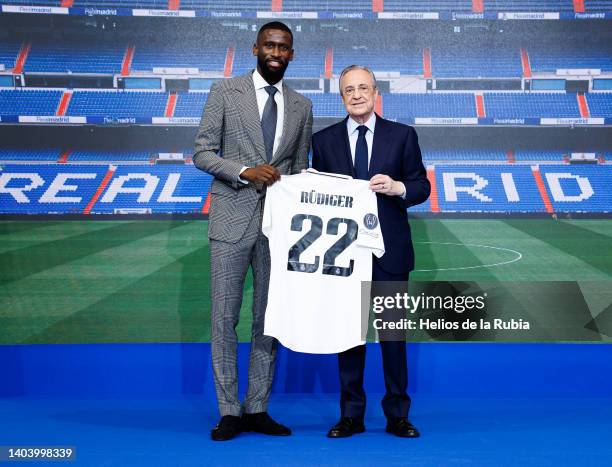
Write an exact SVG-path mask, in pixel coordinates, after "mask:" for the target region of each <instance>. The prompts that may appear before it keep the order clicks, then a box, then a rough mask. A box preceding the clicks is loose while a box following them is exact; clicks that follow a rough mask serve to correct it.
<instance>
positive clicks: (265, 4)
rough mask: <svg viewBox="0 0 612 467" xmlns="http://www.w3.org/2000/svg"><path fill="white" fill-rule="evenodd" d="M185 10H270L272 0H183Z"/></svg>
mask: <svg viewBox="0 0 612 467" xmlns="http://www.w3.org/2000/svg"><path fill="white" fill-rule="evenodd" d="M181 9H183V10H189V9H194V10H213V11H232V10H239V11H270V10H271V2H270V0H253V1H249V0H181Z"/></svg>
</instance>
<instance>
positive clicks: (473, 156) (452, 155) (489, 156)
mask: <svg viewBox="0 0 612 467" xmlns="http://www.w3.org/2000/svg"><path fill="white" fill-rule="evenodd" d="M423 160H424V161H425V162H437V161H444V162H464V161H480V162H482V161H500V162H505V161H507V156H506V153H505V151H501V150H496V149H463V150H462V149H453V150H446V151H442V150H437V151H436V150H427V151H425V150H424V151H423Z"/></svg>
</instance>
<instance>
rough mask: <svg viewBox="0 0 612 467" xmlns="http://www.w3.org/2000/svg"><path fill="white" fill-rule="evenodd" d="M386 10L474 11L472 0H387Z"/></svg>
mask: <svg viewBox="0 0 612 467" xmlns="http://www.w3.org/2000/svg"><path fill="white" fill-rule="evenodd" d="M384 9H385V11H472V2H471V0H433V1H428V0H410V1H407V2H406V1H402V0H385V3H384Z"/></svg>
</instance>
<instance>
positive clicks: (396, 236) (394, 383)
mask: <svg viewBox="0 0 612 467" xmlns="http://www.w3.org/2000/svg"><path fill="white" fill-rule="evenodd" d="M340 93H341V96H342V101H343V103H344V106H345V107H346V111H347V112H348V116H347V117H346V118H345V119H344V120H342V121H341V122H339V123H337V124H335V125H332V126H330V127H328V128H326V129H324V130H322V131H319V132H318V133H316V134H315V135H314V136H313V139H312V152H313V158H312V165H313V168H315V169H317V170H319V171H322V172H333V173H339V174H344V175H351V176H353V177H354V178H359V179H363V180H369V181H370V188H371V189H372V191H374V192H376V193H377V200H378V217H379V219H380V226H381V230H382V234H383V239H384V242H385V254H384V255H383V256H382V257H381V258H380V259H379V258H376V257H374V258H373V266H372V280H373V281H374V284H373V290H375V289H376V288H377V282H378V283H381V284H382V287H384V284H389V283H397V284H400V287H401V286H402V285H403V286H405V285H407V282H408V274H409V271H411V270H412V269H414V250H413V247H412V239H411V236H410V226H409V225H408V216H407V213H406V208H408V207H409V206H413V205H416V204H420V203H422V202H424V201H425V200H426V199H427V198H428V197H429V193H430V185H429V181H428V179H427V174H426V172H425V168H424V167H423V162H422V159H421V151H420V149H419V144H418V141H417V135H416V132H415V131H414V129H413V128H412V127H410V126H407V125H403V124H400V123H395V122H392V121H389V120H385V119H383V118H381V117H380V116H378V115H376V114H375V113H374V107H375V103H376V98H377V96H378V88H377V85H376V78H375V76H374V73H372V71H371V70H369V69H368V68H366V67H363V66H358V65H352V66H349V67H347V68H345V69H344V70H343V71H342V74H341V75H340ZM373 293H375V292H373ZM402 336H404V334H402ZM380 346H381V350H382V360H383V370H384V376H385V388H386V394H385V396H384V398H383V401H382V406H383V410H384V413H385V416H386V417H387V428H386V430H387V432H389V433H392V434H395V435H397V436H400V437H405V438H414V437H417V436H419V432H418V430H417V429H416V428H415V427H414V425H412V424H411V423H410V421H409V420H408V410H409V408H410V397H409V396H408V394H407V387H408V368H407V363H406V342H405V337H404V338H403V339H401V340H397V339H391V340H383V339H381V343H380ZM338 363H339V369H340V385H341V398H340V410H341V418H340V421H339V422H338V423H337V424H336V425H335V426H333V427H332V428H331V430H330V431H329V433H328V437H330V438H344V437H347V436H351V435H353V434H355V433H361V432H363V431H364V430H365V426H364V423H363V418H364V414H365V402H366V397H365V392H364V390H363V371H364V366H365V346H364V345H361V346H357V347H354V348H352V349H350V350H347V351H345V352H342V353H340V354H338Z"/></svg>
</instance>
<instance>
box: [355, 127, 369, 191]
mask: <svg viewBox="0 0 612 467" xmlns="http://www.w3.org/2000/svg"><path fill="white" fill-rule="evenodd" d="M357 130H359V136H358V137H357V146H355V175H356V177H357V178H359V179H361V180H368V143H367V141H366V139H365V135H366V132H367V131H368V127H367V126H365V125H359V126H358V127H357Z"/></svg>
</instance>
